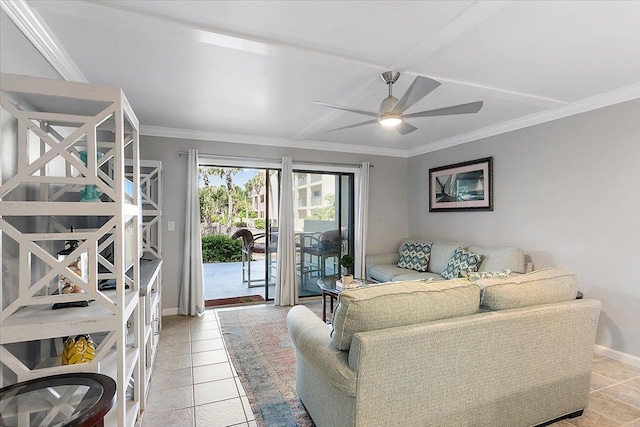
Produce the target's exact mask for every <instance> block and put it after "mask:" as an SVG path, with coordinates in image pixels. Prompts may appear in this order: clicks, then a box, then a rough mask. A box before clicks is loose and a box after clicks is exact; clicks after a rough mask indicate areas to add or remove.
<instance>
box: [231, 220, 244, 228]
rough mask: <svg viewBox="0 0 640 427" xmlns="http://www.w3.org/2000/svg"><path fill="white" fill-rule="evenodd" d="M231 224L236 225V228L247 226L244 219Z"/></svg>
mask: <svg viewBox="0 0 640 427" xmlns="http://www.w3.org/2000/svg"><path fill="white" fill-rule="evenodd" d="M233 225H234V226H236V227H237V228H244V227H246V226H247V223H246V222H244V221H236V222H235V224H233Z"/></svg>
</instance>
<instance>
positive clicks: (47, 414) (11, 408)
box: [0, 372, 116, 427]
mask: <svg viewBox="0 0 640 427" xmlns="http://www.w3.org/2000/svg"><path fill="white" fill-rule="evenodd" d="M115 394H116V382H115V381H114V380H113V379H112V378H111V377H109V376H106V375H103V374H96V373H89V372H79V373H72V374H61V375H52V376H49V377H42V378H36V379H33V380H29V381H24V382H21V383H17V384H13V385H10V386H7V387H4V388H2V389H0V426H5V425H6V426H17V427H22V426H25V427H27V426H69V427H94V426H97V427H102V426H104V421H103V419H104V416H105V415H106V414H107V412H109V410H110V409H111V408H112V407H113V404H114V402H115Z"/></svg>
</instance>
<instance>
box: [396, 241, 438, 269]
mask: <svg viewBox="0 0 640 427" xmlns="http://www.w3.org/2000/svg"><path fill="white" fill-rule="evenodd" d="M429 258H431V243H430V242H406V243H405V244H404V247H403V248H402V253H401V254H400V261H398V267H400V268H408V269H410V270H416V271H421V272H425V271H427V267H429Z"/></svg>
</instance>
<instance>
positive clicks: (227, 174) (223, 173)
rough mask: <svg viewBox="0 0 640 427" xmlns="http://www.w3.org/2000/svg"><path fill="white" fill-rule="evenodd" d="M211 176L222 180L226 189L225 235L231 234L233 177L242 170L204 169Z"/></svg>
mask: <svg viewBox="0 0 640 427" xmlns="http://www.w3.org/2000/svg"><path fill="white" fill-rule="evenodd" d="M206 169H207V170H208V171H207V172H208V173H210V174H211V175H217V176H219V177H220V178H224V180H225V184H226V187H227V188H226V189H227V201H228V209H227V234H230V232H231V226H232V225H233V179H232V178H231V177H232V176H233V175H235V174H237V173H239V172H242V170H243V169H242V168H206Z"/></svg>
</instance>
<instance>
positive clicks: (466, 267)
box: [442, 248, 482, 279]
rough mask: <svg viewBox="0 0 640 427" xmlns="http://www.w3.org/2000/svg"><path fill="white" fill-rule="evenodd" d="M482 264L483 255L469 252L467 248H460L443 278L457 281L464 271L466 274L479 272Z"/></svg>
mask: <svg viewBox="0 0 640 427" xmlns="http://www.w3.org/2000/svg"><path fill="white" fill-rule="evenodd" d="M481 262H482V255H478V254H474V253H473V252H469V250H468V249H465V248H458V249H456V251H455V252H454V253H453V256H452V257H451V259H450V260H449V263H448V264H447V267H446V268H445V269H444V271H443V272H442V277H444V278H445V279H455V278H456V277H460V276H461V272H463V271H464V272H465V273H471V272H474V271H478V267H479V266H480V263H481Z"/></svg>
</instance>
